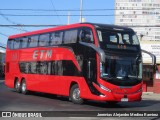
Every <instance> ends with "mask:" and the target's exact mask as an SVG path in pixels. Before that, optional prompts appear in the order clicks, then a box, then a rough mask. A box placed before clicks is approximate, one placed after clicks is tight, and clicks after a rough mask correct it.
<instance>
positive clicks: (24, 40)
mask: <svg viewBox="0 0 160 120" xmlns="http://www.w3.org/2000/svg"><path fill="white" fill-rule="evenodd" d="M20 41H21V48H26V47H27V44H28V38H27V37H23V38H21V39H20Z"/></svg>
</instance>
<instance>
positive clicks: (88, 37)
mask: <svg viewBox="0 0 160 120" xmlns="http://www.w3.org/2000/svg"><path fill="white" fill-rule="evenodd" d="M80 41H82V42H87V43H93V41H94V40H93V33H92V30H91V29H90V28H83V29H82V30H81V31H80Z"/></svg>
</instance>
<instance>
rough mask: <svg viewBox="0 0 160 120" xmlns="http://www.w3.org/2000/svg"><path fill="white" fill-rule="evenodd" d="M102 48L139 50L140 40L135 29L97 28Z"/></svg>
mask: <svg viewBox="0 0 160 120" xmlns="http://www.w3.org/2000/svg"><path fill="white" fill-rule="evenodd" d="M97 35H98V38H99V43H100V47H101V48H102V49H121V50H132V51H137V50H139V40H138V37H137V36H136V34H135V33H134V32H133V31H125V30H124V31H123V30H112V31H108V30H107V29H97Z"/></svg>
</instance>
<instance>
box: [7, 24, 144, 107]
mask: <svg viewBox="0 0 160 120" xmlns="http://www.w3.org/2000/svg"><path fill="white" fill-rule="evenodd" d="M5 84H6V85H7V86H8V87H10V88H14V89H15V90H16V91H17V92H21V93H23V94H26V93H27V92H29V91H37V92H44V93H50V94H56V95H62V96H69V98H70V100H71V101H72V102H73V103H77V104H81V103H83V100H84V99H85V100H97V101H107V102H111V103H115V102H120V101H128V102H130V101H139V100H141V95H142V56H141V49H140V44H139V40H138V38H137V36H136V34H135V32H134V31H133V30H132V29H130V28H126V27H120V26H114V25H106V24H95V23H78V24H72V25H65V26H59V27H55V28H49V29H44V30H38V31H33V32H27V33H22V34H17V35H13V36H10V37H9V39H8V43H7V49H6V68H5Z"/></svg>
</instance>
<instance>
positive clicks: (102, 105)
mask: <svg viewBox="0 0 160 120" xmlns="http://www.w3.org/2000/svg"><path fill="white" fill-rule="evenodd" d="M29 95H34V96H38V97H44V98H49V99H54V100H60V101H66V102H69V98H68V97H65V96H59V95H54V94H47V93H39V92H30V93H29ZM158 103H159V101H158V100H152V99H151V100H142V101H138V102H119V103H117V104H111V103H107V102H101V101H91V100H85V102H84V103H83V104H82V105H85V106H86V105H87V106H92V107H99V108H135V110H138V109H137V108H144V107H149V106H153V105H154V104H158ZM73 104H74V103H73ZM119 110H120V111H121V109H119Z"/></svg>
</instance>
